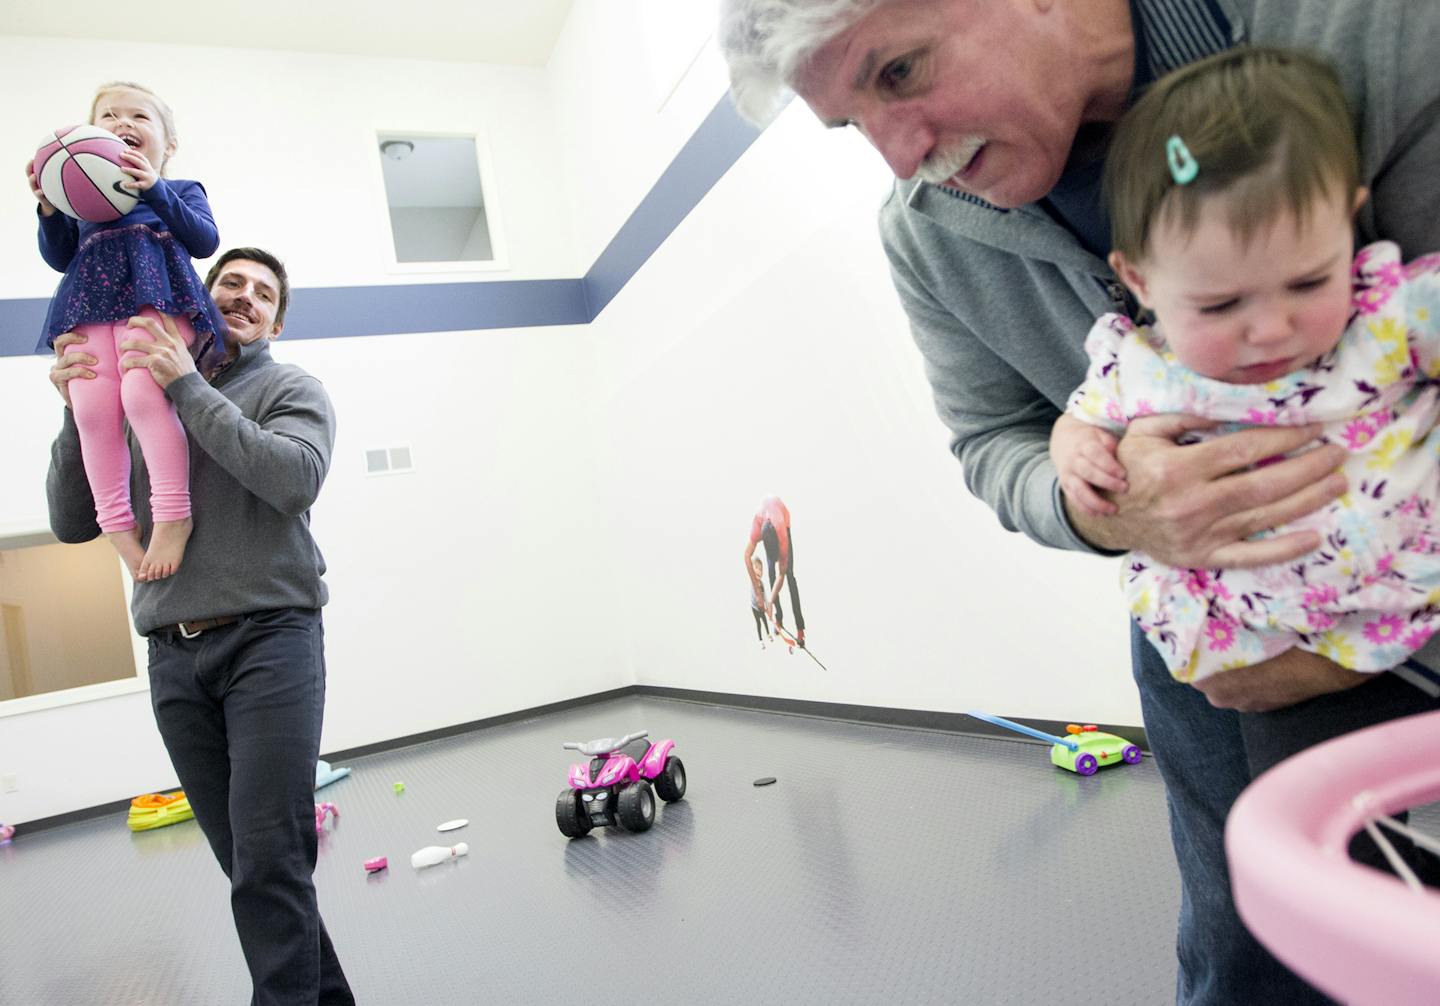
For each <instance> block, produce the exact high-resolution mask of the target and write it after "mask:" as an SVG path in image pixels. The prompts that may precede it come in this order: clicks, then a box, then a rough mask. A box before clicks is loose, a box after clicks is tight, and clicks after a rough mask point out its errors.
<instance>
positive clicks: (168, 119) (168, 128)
mask: <svg viewBox="0 0 1440 1006" xmlns="http://www.w3.org/2000/svg"><path fill="white" fill-rule="evenodd" d="M121 90H129V91H139V92H140V93H141V94H143V95H145V96H146V97H148V98H149V99H150V100H151V101H153V102H154V103H155V111H157V112H159V113H160V128H161V129H163V130H164V131H165V145H166V146H167V147H168V146H170V145H171V144H173V143H175V142H176V136H175V113H174V112H172V111H170V106H169V105H167V104H165V99H164V98H162V97H160V95H158V94H156V93H155V92H154V91H152V90H150V88H148V87H146V86H145V85H143V84H136V83H133V82H131V81H128V80H112V81H110V83H108V84H101V85H100V87H99V88H98V89H97V90H96V91H95V100H94V101H92V102H90V123H91V125H94V123H95V113H96V112H97V111H99V109H100V99H101V98H103V97H105V95H107V94H109V93H110V92H111V91H121ZM166 160H167V161H168V160H169V158H168V157H167V158H166ZM158 170H159V171H160V174H162V175H163V174H164V173H165V171H164V165H161V166H160V167H159V169H158Z"/></svg>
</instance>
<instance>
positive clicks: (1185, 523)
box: [1066, 415, 1346, 568]
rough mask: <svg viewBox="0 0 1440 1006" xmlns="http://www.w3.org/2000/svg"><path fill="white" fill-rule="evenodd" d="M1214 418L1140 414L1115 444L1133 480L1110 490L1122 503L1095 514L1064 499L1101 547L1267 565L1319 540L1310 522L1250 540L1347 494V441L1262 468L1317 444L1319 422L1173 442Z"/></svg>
mask: <svg viewBox="0 0 1440 1006" xmlns="http://www.w3.org/2000/svg"><path fill="white" fill-rule="evenodd" d="M1213 426H1214V424H1213V423H1211V422H1209V421H1208V420H1203V419H1196V418H1194V417H1192V416H1177V415H1166V416H1145V417H1142V418H1140V419H1137V420H1135V421H1134V422H1133V423H1131V424H1130V427H1129V429H1127V430H1126V431H1125V436H1124V437H1123V438H1122V439H1121V441H1120V447H1119V452H1118V457H1119V460H1120V463H1121V465H1123V466H1124V468H1125V472H1126V478H1127V480H1128V482H1129V491H1128V492H1126V493H1124V494H1122V495H1119V496H1115V497H1114V500H1115V503H1116V504H1117V506H1118V507H1119V512H1118V513H1116V514H1114V515H1112V516H1108V517H1102V516H1096V515H1094V514H1089V513H1086V512H1084V511H1082V510H1080V508H1079V507H1077V506H1075V505H1073V504H1072V503H1071V502H1070V501H1069V500H1067V501H1066V512H1067V513H1068V515H1069V517H1070V520H1071V522H1072V524H1073V525H1074V526H1075V529H1076V530H1077V531H1078V532H1079V533H1080V534H1081V536H1082V537H1084V538H1085V539H1086V540H1087V541H1089V542H1090V543H1091V544H1093V545H1096V546H1099V547H1101V548H1112V549H1140V550H1142V551H1144V552H1146V553H1148V554H1149V555H1152V556H1154V557H1155V558H1156V559H1158V560H1160V561H1161V562H1164V563H1166V564H1168V565H1171V566H1178V567H1196V568H1208V567H1217V566H1228V567H1233V568H1242V567H1246V566H1262V565H1267V564H1269V563H1275V562H1284V561H1286V560H1288V559H1294V558H1296V557H1297V556H1301V555H1304V554H1305V553H1306V552H1309V551H1311V550H1313V549H1315V548H1317V547H1318V546H1319V545H1320V541H1319V536H1318V535H1317V534H1316V533H1315V532H1313V531H1293V532H1290V533H1288V534H1282V535H1276V536H1274V537H1271V538H1264V539H1261V540H1258V541H1249V540H1247V539H1249V537H1250V536H1251V535H1253V534H1255V533H1256V532H1258V531H1263V530H1265V529H1266V528H1272V527H1276V526H1278V525H1280V524H1284V523H1286V522H1287V521H1291V520H1295V519H1296V518H1298V517H1303V516H1304V515H1306V514H1308V513H1313V512H1314V511H1316V510H1318V509H1320V508H1321V507H1322V506H1324V505H1325V504H1327V503H1329V502H1330V501H1331V500H1334V499H1337V498H1338V497H1339V496H1341V495H1342V494H1343V493H1344V492H1345V488H1346V481H1345V477H1344V476H1343V475H1341V474H1340V473H1339V472H1338V471H1336V469H1338V468H1339V467H1340V464H1341V462H1342V461H1343V460H1344V458H1345V449H1344V448H1343V447H1340V446H1338V445H1336V444H1327V445H1324V446H1321V447H1317V448H1315V449H1313V450H1309V451H1306V452H1305V453H1303V454H1298V455H1296V456H1295V457H1293V458H1288V459H1286V460H1283V461H1278V462H1275V463H1273V464H1268V465H1265V466H1263V467H1260V468H1256V467H1254V466H1255V465H1257V464H1258V463H1259V462H1261V461H1265V460H1267V459H1269V458H1274V457H1279V456H1281V455H1284V454H1286V453H1288V452H1290V451H1294V450H1298V449H1300V448H1302V447H1304V446H1305V445H1306V444H1308V443H1311V442H1312V441H1314V440H1315V439H1316V437H1318V436H1319V435H1320V428H1319V427H1318V426H1298V427H1297V426H1270V427H1264V428H1258V429H1250V430H1242V431H1240V432H1238V433H1231V434H1228V435H1226V436H1223V437H1216V438H1215V439H1213V440H1208V441H1206V442H1204V443H1200V444H1187V445H1184V446H1181V445H1178V444H1176V443H1175V440H1176V439H1177V438H1178V437H1180V436H1182V435H1183V434H1185V433H1187V432H1190V431H1193V430H1199V429H1206V428H1210V427H1213Z"/></svg>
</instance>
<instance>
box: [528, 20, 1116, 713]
mask: <svg viewBox="0 0 1440 1006" xmlns="http://www.w3.org/2000/svg"><path fill="white" fill-rule="evenodd" d="M590 6H593V5H590ZM617 6H618V5H617ZM629 6H630V7H631V9H632V10H638V9H639V8H640V7H641V6H643V5H637V4H631V5H629ZM605 8H606V11H607V12H608V11H610V10H611V5H610V4H608V3H607V4H606V5H605ZM587 16H589V17H597V16H598V15H597V14H596V12H595V11H594V10H593V9H591V10H588V11H587V4H585V3H584V2H582V3H579V4H577V7H576V14H575V17H576V18H577V19H580V18H585V17H587ZM619 20H621V19H619V18H618V17H611V18H609V19H608V21H607V22H606V23H603V24H601V25H599V26H598V27H597V31H599V32H601V34H602V36H603V38H604V39H605V40H606V44H600V45H596V46H595V47H594V50H595V52H597V53H600V54H603V58H604V60H605V62H606V63H607V64H608V65H612V66H617V67H628V68H630V70H629V71H628V72H629V73H631V74H632V76H634V77H638V76H639V72H638V71H637V70H634V67H643V66H645V65H647V60H648V56H647V54H646V53H645V52H644V51H643V50H644V47H645V46H646V45H648V44H651V42H650V40H649V38H647V35H646V33H645V32H643V31H641V30H639V29H638V28H637V27H636V26H635V25H634V24H631V25H629V26H628V27H629V29H631V30H628V31H627V26H626V25H625V24H618V23H616V22H617V21H619ZM627 45H628V48H626V46H627ZM595 58H596V59H597V60H598V59H600V58H601V57H600V56H596V57H595ZM553 71H554V65H553V61H552V80H554V79H556V78H555V77H554V76H553ZM724 87H725V79H724V73H723V67H721V66H720V64H719V62H718V60H717V61H711V60H702V61H700V62H699V63H697V64H696V65H695V66H694V67H693V68H692V69H691V71H690V73H689V75H688V76H687V78H686V81H685V82H684V84H683V85H682V90H683V89H685V88H689V89H690V90H693V91H695V92H696V93H697V94H698V93H704V94H707V95H708V96H709V98H708V100H706V101H702V100H698V99H697V100H694V101H692V102H691V103H690V104H691V108H692V115H693V121H696V122H698V121H699V114H703V112H701V111H700V110H702V109H703V111H708V110H709V107H710V105H711V104H713V101H714V100H715V98H718V96H719V95H720V94H722V93H723V90H724ZM604 88H606V90H603V91H599V90H597V91H595V92H592V93H593V96H594V100H595V101H596V102H601V103H603V102H605V101H612V102H613V101H616V100H622V99H624V98H625V97H626V95H623V94H621V93H620V90H621V89H620V86H619V84H618V83H617V78H611V79H609V80H608V81H607V82H606V84H605V85H604ZM552 90H553V91H554V93H555V94H556V97H557V100H559V101H563V100H564V99H565V98H566V96H567V95H570V94H571V92H570V91H568V90H566V89H564V88H563V87H560V86H553V88H552ZM644 91H645V89H644V86H643V83H642V82H638V81H636V80H632V81H631V82H630V88H629V95H628V97H629V99H630V101H631V104H630V105H629V106H627V107H625V108H621V109H619V110H614V109H610V108H608V107H607V108H606V118H605V119H604V121H605V123H606V124H607V125H608V123H609V122H611V121H618V122H619V124H620V126H619V128H620V129H621V131H622V133H623V135H624V136H625V137H626V140H627V142H625V143H622V144H621V145H620V146H619V147H618V148H612V147H608V146H606V144H605V138H604V136H602V135H600V133H599V129H598V127H596V129H595V130H594V131H592V132H591V133H586V132H585V131H584V130H583V129H581V130H572V131H567V133H566V135H567V138H568V139H569V141H570V142H571V143H572V144H575V145H577V146H576V148H575V152H574V153H573V154H572V155H571V157H570V158H568V160H569V161H571V162H572V163H575V164H599V163H601V162H604V169H603V170H604V172H605V174H606V175H607V177H610V178H611V180H610V181H608V182H607V185H609V186H611V187H613V188H615V189H616V190H617V191H619V190H624V189H625V188H626V185H625V184H624V183H622V182H620V181H617V180H614V179H615V178H618V177H619V176H622V175H624V174H625V172H626V170H627V166H628V170H629V172H630V173H631V174H632V175H633V176H634V177H638V178H653V177H654V176H655V175H658V173H659V170H660V169H663V164H662V165H659V167H658V168H657V166H656V163H655V161H656V155H657V151H659V150H661V149H667V148H668V147H669V146H671V143H670V138H671V124H670V123H669V122H668V121H666V116H665V114H664V113H663V112H660V113H657V112H656V111H655V110H654V109H653V108H649V107H646V106H645V105H644V100H645V94H644ZM576 100H583V99H576ZM647 117H648V123H647V122H646V121H645V120H646V118H647ZM561 118H562V120H563V121H568V122H592V123H593V122H599V121H600V120H601V118H602V115H601V109H600V108H599V107H595V108H591V109H589V110H586V109H583V108H574V107H572V108H570V109H568V110H566V111H562V112H561ZM632 136H640V137H641V138H640V139H637V140H634V141H633V142H632V141H631V137H632ZM889 187H890V179H889V176H888V174H887V173H886V170H885V168H884V165H883V163H882V162H881V161H880V159H879V157H878V156H877V155H876V154H875V153H874V152H873V151H871V150H870V149H869V148H868V147H867V146H866V145H865V144H864V142H863V141H862V140H861V139H860V138H859V137H858V136H856V135H855V134H854V133H853V132H849V133H839V132H834V131H828V132H827V131H826V130H824V129H822V128H821V127H820V126H819V124H818V123H816V122H815V120H814V119H813V117H812V116H811V115H810V113H809V112H808V110H807V109H805V108H804V107H803V105H800V104H799V103H796V104H794V105H792V107H791V108H790V109H789V110H788V111H787V112H786V113H785V114H784V115H783V116H782V118H781V120H780V121H779V122H778V123H777V124H776V125H775V126H773V127H771V129H770V130H769V131H767V132H766V133H765V134H764V135H763V136H762V137H761V138H760V139H759V140H758V141H757V142H756V143H755V145H754V146H753V147H752V148H751V150H750V151H749V152H748V153H747V154H746V155H745V156H744V157H743V158H742V159H741V161H740V162H739V164H738V165H737V166H736V167H734V168H733V169H732V170H731V171H730V172H729V173H728V174H727V175H726V176H725V177H724V178H723V179H722V180H721V181H720V183H719V184H718V185H717V186H716V187H715V189H714V190H713V191H712V192H711V193H710V195H709V196H708V198H706V199H705V201H704V202H703V203H702V204H701V205H700V206H699V207H698V208H697V210H696V211H695V212H693V213H692V214H691V215H690V217H689V218H688V219H687V220H686V221H685V222H684V223H683V224H682V225H681V226H680V227H679V228H678V229H677V231H676V232H675V233H674V234H673V235H672V236H671V237H670V239H669V240H668V241H667V242H666V243H665V244H664V246H663V247H661V249H660V250H659V251H658V252H657V253H656V254H655V256H654V257H653V258H651V260H650V261H649V262H648V263H647V264H646V266H645V267H644V268H643V269H642V270H641V271H640V273H639V275H638V276H637V277H636V278H635V279H634V280H633V281H632V282H631V283H630V285H629V286H627V287H626V288H625V290H624V291H623V292H622V293H621V294H620V295H619V296H618V297H617V298H616V299H615V300H614V301H613V302H612V303H611V305H610V306H609V307H608V308H607V309H606V310H605V312H604V313H603V314H602V315H601V316H600V318H599V319H598V320H597V321H596V323H595V324H594V325H593V326H592V327H593V328H594V329H595V330H596V331H595V335H596V337H597V340H598V345H599V347H600V351H601V360H602V366H601V367H600V369H599V370H598V372H597V374H596V380H597V382H598V383H599V384H600V386H601V390H600V393H601V394H602V395H604V396H605V398H606V399H607V401H608V408H607V418H606V419H605V421H604V422H603V423H602V424H601V425H602V426H603V427H604V428H606V429H608V430H609V433H610V453H609V455H608V459H607V461H606V467H607V469H608V470H609V472H610V476H609V477H608V478H607V479H606V482H605V484H606V485H607V486H608V487H609V490H610V492H611V494H612V495H611V500H610V505H609V512H610V514H611V519H612V520H613V521H614V522H615V532H614V534H613V536H612V539H613V541H615V542H616V543H617V544H618V547H619V548H620V549H621V552H620V557H619V559H617V568H618V569H620V570H621V571H622V575H623V576H624V577H625V579H624V581H623V583H624V584H626V586H625V587H624V589H622V591H621V593H622V594H623V596H624V598H625V599H626V601H627V603H629V604H630V614H629V621H630V623H631V624H632V625H640V626H646V627H648V629H647V631H644V632H640V633H637V634H636V635H635V636H634V637H633V638H632V640H631V648H632V653H633V660H634V666H635V672H636V678H637V680H638V681H639V682H641V683H646V684H655V685H664V686H675V687H683V688H694V689H701V690H713V691H723V692H740V693H750V694H760V695H774V696H783V697H789V698H800V699H817V700H827V701H833V702H842V703H866V704H876V705H884V706H897V707H908V708H922V709H931V710H946V711H963V710H965V709H968V708H972V707H980V708H984V709H988V710H990V711H993V712H997V713H1002V714H1008V715H1019V716H1033V717H1044V718H1055V719H1089V720H1102V721H1109V722H1115V723H1138V722H1140V714H1139V707H1138V700H1137V699H1136V696H1135V691H1134V687H1133V685H1132V683H1131V681H1130V677H1129V656H1128V644H1127V635H1126V615H1125V611H1124V608H1123V605H1122V604H1121V601H1120V596H1119V589H1118V585H1117V583H1116V567H1115V564H1114V562H1113V561H1111V560H1103V559H1098V558H1093V557H1089V556H1081V555H1074V554H1066V553H1061V552H1055V551H1051V550H1046V549H1041V548H1040V547H1038V546H1036V545H1034V544H1033V543H1031V542H1030V541H1028V540H1027V539H1024V538H1022V537H1020V536H1018V535H1013V534H1008V533H1006V532H1004V531H1003V530H1002V529H1001V528H1000V527H999V525H998V523H997V522H996V520H995V518H994V516H993V514H992V513H991V512H990V511H989V510H988V509H987V508H986V507H985V506H983V505H982V504H980V503H979V502H978V501H976V500H975V499H974V498H973V497H972V496H971V495H970V494H969V493H968V491H967V490H966V489H965V487H964V484H963V480H962V476H961V471H960V469H959V466H958V464H957V463H956V461H955V460H954V459H953V458H952V457H951V455H950V454H949V453H948V451H947V450H946V436H947V434H946V431H945V430H944V428H943V427H942V425H941V424H940V422H939V420H938V419H937V418H936V416H935V413H934V408H933V405H932V402H931V398H930V393H929V388H928V385H927V384H926V382H925V380H924V376H923V373H922V370H921V362H920V358H919V354H918V351H917V350H916V349H915V347H914V345H913V343H912V341H911V338H910V335H909V330H908V326H907V324H906V320H905V317H904V314H903V312H902V311H901V309H900V307H899V305H898V302H897V299H896V295H895V293H894V290H893V288H892V287H891V284H890V279H889V273H888V267H887V264H886V262H885V258H884V254H883V252H882V250H881V248H880V245H879V240H878V237H877V233H876V221H875V214H876V212H877V210H878V209H879V206H880V204H881V202H882V200H883V199H884V198H885V196H886V194H887V193H888V191H889ZM599 229H600V230H603V228H599ZM582 237H583V232H582ZM769 494H778V495H780V496H781V497H782V498H783V499H784V500H785V501H786V503H787V504H788V505H789V507H790V510H791V513H792V517H793V521H794V531H795V543H796V545H795V547H796V568H797V571H798V572H799V574H800V584H801V588H802V589H801V599H802V602H803V605H804V609H805V614H806V620H807V624H808V633H807V636H808V640H809V642H810V643H811V646H812V649H813V651H814V652H815V653H816V655H818V656H819V657H820V658H821V659H822V660H824V661H825V662H826V663H827V665H828V667H829V671H828V672H822V671H820V670H819V668H817V667H816V666H815V664H813V663H812V662H811V661H810V660H808V659H807V658H805V657H804V656H803V655H801V654H798V653H797V654H795V655H790V654H788V653H786V652H785V650H784V649H783V648H778V649H777V648H774V647H772V648H771V649H769V650H767V651H764V652H761V651H760V649H759V647H758V644H757V643H756V641H755V637H754V628H753V624H752V622H751V620H750V616H749V614H748V613H747V611H746V610H745V606H744V598H745V584H746V581H745V579H744V567H743V565H742V561H741V557H742V552H743V548H744V545H745V541H746V536H747V532H748V530H749V523H750V518H751V516H752V515H753V513H754V509H755V506H756V505H757V504H758V503H759V501H760V499H761V498H762V497H764V496H766V495H769ZM784 603H785V605H786V607H787V608H788V607H789V599H788V595H787V596H786V597H785V598H784ZM655 627H662V630H661V631H656V630H655Z"/></svg>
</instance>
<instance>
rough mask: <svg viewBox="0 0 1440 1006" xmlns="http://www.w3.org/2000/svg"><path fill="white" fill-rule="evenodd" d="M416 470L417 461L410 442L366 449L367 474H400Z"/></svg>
mask: <svg viewBox="0 0 1440 1006" xmlns="http://www.w3.org/2000/svg"><path fill="white" fill-rule="evenodd" d="M414 470H415V463H414V461H413V460H412V458H411V454H410V446H409V445H408V444H406V445H404V446H401V447H371V448H367V449H366V451H365V474H366V475H399V474H401V473H403V472H413V471H414Z"/></svg>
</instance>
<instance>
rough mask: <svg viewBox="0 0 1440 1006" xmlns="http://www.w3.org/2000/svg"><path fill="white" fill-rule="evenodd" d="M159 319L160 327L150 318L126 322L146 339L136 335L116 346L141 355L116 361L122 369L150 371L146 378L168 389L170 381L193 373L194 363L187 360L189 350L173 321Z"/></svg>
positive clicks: (168, 318) (138, 318) (164, 316)
mask: <svg viewBox="0 0 1440 1006" xmlns="http://www.w3.org/2000/svg"><path fill="white" fill-rule="evenodd" d="M160 317H161V318H162V319H163V320H164V324H163V326H162V324H161V323H160V322H158V321H156V320H155V319H154V318H146V317H139V316H137V317H134V318H131V319H130V322H129V324H130V327H131V328H132V329H135V328H138V329H140V330H142V331H144V332H148V333H149V334H150V338H149V339H145V338H142V337H140V336H138V335H137V336H132V337H131V338H129V339H126V340H125V341H124V342H122V343H120V348H121V349H123V350H134V351H135V352H137V353H140V354H141V355H139V356H130V357H126V358H125V359H123V360H121V361H120V366H121V368H122V369H124V370H134V369H135V368H136V367H145V368H146V369H147V370H149V371H150V376H151V377H153V378H155V383H156V384H158V385H160V387H162V388H168V387H169V386H170V383H171V382H172V381H174V380H176V379H178V378H181V377H184V376H185V375H186V374H193V373H195V361H194V360H193V359H191V358H190V347H189V346H187V345H185V340H184V339H182V338H181V337H180V330H179V329H178V328H176V327H175V319H174V318H172V317H170V316H169V315H168V314H162V315H161V316H160Z"/></svg>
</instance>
